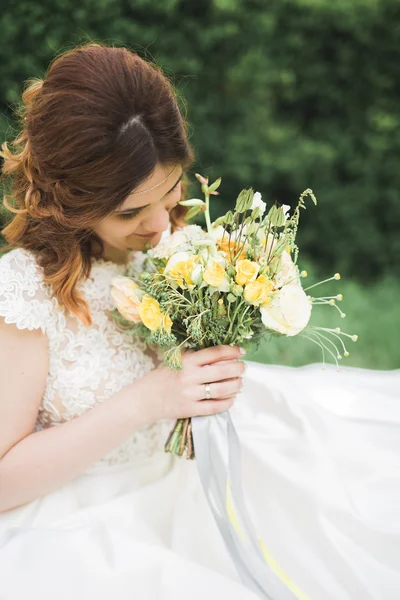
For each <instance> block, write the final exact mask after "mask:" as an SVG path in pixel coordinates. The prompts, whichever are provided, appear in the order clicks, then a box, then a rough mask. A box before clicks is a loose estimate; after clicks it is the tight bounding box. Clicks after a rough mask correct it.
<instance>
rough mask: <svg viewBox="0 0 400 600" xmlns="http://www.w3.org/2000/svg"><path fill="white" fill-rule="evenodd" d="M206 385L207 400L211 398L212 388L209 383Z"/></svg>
mask: <svg viewBox="0 0 400 600" xmlns="http://www.w3.org/2000/svg"><path fill="white" fill-rule="evenodd" d="M204 385H205V386H206V400H210V398H211V388H210V384H209V383H205V384H204Z"/></svg>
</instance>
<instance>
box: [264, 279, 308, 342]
mask: <svg viewBox="0 0 400 600" xmlns="http://www.w3.org/2000/svg"><path fill="white" fill-rule="evenodd" d="M260 312H261V320H262V322H263V323H264V325H265V327H267V328H268V329H272V330H273V331H277V332H278V333H283V334H285V335H290V336H292V335H297V334H298V333H300V331H302V330H303V329H304V328H305V327H306V325H307V324H308V321H309V320H310V317H311V300H310V298H309V297H308V296H307V294H306V293H305V291H304V290H303V288H302V287H301V286H300V285H285V286H284V287H283V288H281V289H280V290H279V291H278V292H276V293H275V294H274V295H273V297H272V300H271V302H270V303H269V304H264V305H261V307H260Z"/></svg>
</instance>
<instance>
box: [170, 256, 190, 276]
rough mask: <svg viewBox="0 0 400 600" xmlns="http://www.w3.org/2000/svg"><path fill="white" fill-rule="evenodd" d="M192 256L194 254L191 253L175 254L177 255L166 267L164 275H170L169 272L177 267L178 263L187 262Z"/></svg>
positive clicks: (172, 257)
mask: <svg viewBox="0 0 400 600" xmlns="http://www.w3.org/2000/svg"><path fill="white" fill-rule="evenodd" d="M191 256H192V254H189V252H175V254H174V255H173V256H171V258H170V259H169V261H168V262H167V264H166V265H165V269H164V273H168V271H170V270H171V269H172V267H174V266H175V265H176V263H178V262H181V261H184V262H186V261H187V260H188V259H189V258H190V257H191Z"/></svg>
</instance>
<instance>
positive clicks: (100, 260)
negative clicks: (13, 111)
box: [0, 43, 400, 600]
mask: <svg viewBox="0 0 400 600" xmlns="http://www.w3.org/2000/svg"><path fill="white" fill-rule="evenodd" d="M22 100H23V104H22V110H21V111H20V113H19V116H20V119H21V133H20V135H19V137H18V138H17V139H16V140H15V143H14V146H13V148H12V149H10V148H9V147H8V146H7V144H5V143H4V144H3V146H2V153H1V155H2V156H3V158H4V166H3V173H4V176H6V177H8V178H9V179H10V182H11V193H10V197H9V198H7V197H6V198H5V205H6V207H8V209H9V210H10V211H11V212H12V213H14V216H13V220H12V221H11V223H10V224H9V225H8V226H7V227H6V228H5V229H4V231H3V233H4V236H5V238H6V239H7V241H8V242H9V247H8V250H9V251H8V252H7V253H6V254H4V256H3V257H2V258H1V259H0V317H1V318H0V340H1V344H0V598H1V600H26V599H27V598H31V599H33V600H36V599H37V600H39V599H40V600H47V599H50V598H52V599H53V598H54V597H55V596H56V597H57V598H61V599H68V600H70V599H71V598H77V599H79V600H80V599H82V600H87V599H93V600H94V599H95V600H101V599H107V600H109V599H110V598H116V599H117V600H125V599H126V600H128V599H132V598H140V599H141V600H147V599H151V600H153V599H154V600H172V599H174V600H184V599H186V598H190V599H191V600H200V599H202V600H203V599H204V597H205V596H206V595H207V596H208V597H209V598H212V599H214V598H219V599H220V598H223V599H228V598H229V600H251V599H254V600H255V599H256V598H258V596H256V595H255V593H253V592H252V591H250V590H249V589H247V588H246V587H245V586H244V585H243V583H242V582H241V580H240V578H239V576H238V575H237V573H236V571H235V569H234V567H233V564H232V563H231V560H230V557H229V555H228V554H227V551H226V549H225V547H224V544H223V541H222V538H221V536H220V534H219V531H218V529H217V526H216V524H215V522H214V520H213V517H212V514H211V511H210V509H209V507H208V505H207V501H206V499H205V496H204V494H203V492H202V488H201V485H200V481H199V478H198V474H197V470H196V463H195V462H194V461H186V460H185V459H177V458H175V457H174V456H172V455H170V454H167V453H165V452H164V450H163V447H164V442H165V440H166V438H167V436H168V433H169V431H170V429H171V427H172V426H173V424H174V423H175V419H176V418H177V417H186V416H197V415H209V414H213V413H219V412H224V411H226V410H228V409H231V415H232V419H233V420H234V423H235V426H236V429H237V432H238V434H239V437H240V440H241V445H242V472H243V479H244V484H245V489H246V497H247V502H248V506H249V510H250V511H251V514H252V519H253V521H254V523H255V524H256V527H257V531H258V533H259V534H260V537H261V538H262V540H263V542H264V544H265V547H266V551H267V553H268V556H269V557H270V565H271V568H273V569H274V570H275V572H276V574H277V575H278V576H279V577H280V578H281V579H282V580H283V581H285V582H286V584H287V585H288V587H290V589H291V591H292V594H293V598H296V597H297V598H303V599H304V598H309V599H310V600H397V598H398V597H399V594H400V404H399V383H400V373H399V372H398V371H394V372H377V371H365V370H362V369H352V368H346V369H343V370H342V371H341V372H340V373H338V372H337V371H336V369H335V368H328V369H327V370H322V368H321V366H320V365H312V366H308V367H303V368H297V369H294V368H287V367H277V366H264V365H261V364H257V363H255V362H250V361H247V363H245V362H244V361H243V360H240V359H242V358H243V355H242V354H241V350H240V349H239V348H238V347H229V346H222V347H216V348H215V347H214V348H209V349H205V350H200V351H198V352H194V351H190V352H187V353H185V355H184V360H183V364H184V367H183V370H182V371H177V372H176V371H169V370H168V369H167V368H166V367H165V366H163V365H162V363H161V362H160V356H159V355H158V354H157V353H156V352H155V351H154V349H153V348H150V347H146V346H145V345H144V344H143V343H142V342H140V341H139V340H138V339H136V338H135V336H133V335H132V334H127V333H124V332H121V331H120V330H119V329H118V327H117V326H116V324H115V322H114V321H113V320H112V318H110V314H109V313H110V311H111V310H112V309H113V307H114V303H113V300H112V297H111V295H110V287H111V280H112V279H113V278H114V277H115V276H116V275H129V274H134V273H138V272H140V270H141V267H142V261H143V258H144V256H145V254H144V252H143V251H144V250H145V249H146V243H150V244H151V245H152V246H155V245H156V244H157V243H158V242H159V241H160V239H161V238H162V237H163V236H165V235H168V234H169V232H170V231H174V230H175V229H176V228H177V227H179V226H181V225H183V224H184V221H183V218H184V215H185V210H186V209H184V208H183V207H182V206H180V205H178V204H177V203H178V201H179V200H180V199H181V198H182V194H183V193H184V191H185V189H184V188H185V171H186V170H187V169H188V168H189V166H190V165H191V164H192V163H193V160H194V157H193V153H192V150H191V148H190V146H189V143H188V140H187V128H186V122H185V120H184V117H183V116H182V114H181V113H180V111H179V108H178V102H177V97H176V93H175V91H174V89H173V87H172V85H171V83H170V82H169V81H168V79H167V78H166V77H165V75H164V74H163V73H162V72H161V70H160V69H159V68H158V67H156V66H154V65H152V64H151V63H148V62H146V61H144V60H142V59H141V58H139V57H138V56H137V55H136V54H134V53H133V52H131V51H129V50H127V49H124V48H113V47H107V46H105V45H103V44H94V43H90V44H85V45H83V46H80V47H77V48H75V49H73V50H71V51H69V52H67V53H65V54H63V55H61V56H59V57H57V58H56V59H55V60H54V61H53V62H52V64H51V65H50V68H49V70H48V72H47V74H46V77H45V79H44V80H43V81H42V80H33V81H31V82H30V83H29V85H28V87H27V88H26V90H25V92H24V93H23V97H22ZM10 198H12V200H11V199H10ZM206 383H209V384H210V390H211V400H204V398H205V384H206ZM243 384H244V387H243V390H242V391H241V387H242V385H243ZM264 597H265V598H267V597H268V598H271V596H269V595H265V596H264ZM273 600H279V598H275V597H274V598H273Z"/></svg>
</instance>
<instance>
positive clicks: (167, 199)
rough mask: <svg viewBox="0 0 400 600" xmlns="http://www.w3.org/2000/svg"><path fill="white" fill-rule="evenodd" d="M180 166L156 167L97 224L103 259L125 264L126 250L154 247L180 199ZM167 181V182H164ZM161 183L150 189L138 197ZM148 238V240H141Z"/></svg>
mask: <svg viewBox="0 0 400 600" xmlns="http://www.w3.org/2000/svg"><path fill="white" fill-rule="evenodd" d="M182 175H183V169H182V167H181V165H175V168H174V165H172V166H171V165H164V166H163V165H161V164H158V165H157V167H156V168H155V170H154V173H153V175H152V176H151V177H150V178H149V179H148V180H147V181H145V182H144V183H143V184H142V185H141V186H140V187H138V188H137V189H135V190H134V192H133V193H132V194H131V195H129V196H128V197H127V198H126V199H125V202H124V204H123V205H122V206H120V207H119V208H118V209H117V210H116V211H115V212H114V213H112V214H110V215H109V216H107V217H106V218H105V219H102V220H101V221H99V222H98V223H97V224H96V226H95V227H93V230H94V231H95V233H96V234H97V235H98V236H99V237H100V238H101V240H102V241H103V243H104V252H103V258H105V259H106V260H113V261H115V262H125V260H126V259H127V256H128V252H129V250H145V245H146V243H148V242H150V244H151V246H156V245H157V244H158V242H159V241H160V239H161V234H162V232H163V231H165V230H166V229H167V228H168V224H169V212H170V210H171V209H172V208H173V207H174V206H176V204H177V203H178V202H179V201H180V199H181V183H180V180H181V178H182ZM165 178H166V179H165ZM163 179H165V181H163V183H162V184H161V185H159V186H158V187H156V188H155V189H153V190H149V191H147V192H144V193H143V194H139V195H138V192H141V191H144V190H148V189H149V188H151V187H153V186H155V185H157V184H158V183H160V182H161V181H162V180H163ZM145 235H147V237H143V236H145Z"/></svg>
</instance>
